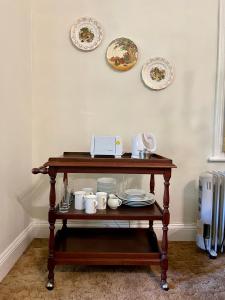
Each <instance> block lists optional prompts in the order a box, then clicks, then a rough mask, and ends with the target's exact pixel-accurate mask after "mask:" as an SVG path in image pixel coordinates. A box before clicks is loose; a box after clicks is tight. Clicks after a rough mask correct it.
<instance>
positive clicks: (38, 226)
mask: <svg viewBox="0 0 225 300" xmlns="http://www.w3.org/2000/svg"><path fill="white" fill-rule="evenodd" d="M68 225H69V226H71V227H142V228H144V227H148V221H130V222H129V221H95V220H94V221H69V222H68ZM55 226H56V229H58V228H60V227H61V226H62V222H60V221H57V222H56V225H55ZM154 230H155V232H156V234H157V237H158V239H159V240H161V239H162V223H161V222H155V223H154ZM33 233H34V237H35V238H47V237H48V236H49V224H48V222H47V221H40V220H34V221H33ZM168 236H169V240H170V241H194V240H195V237H196V224H182V223H175V224H170V225H169V231H168Z"/></svg>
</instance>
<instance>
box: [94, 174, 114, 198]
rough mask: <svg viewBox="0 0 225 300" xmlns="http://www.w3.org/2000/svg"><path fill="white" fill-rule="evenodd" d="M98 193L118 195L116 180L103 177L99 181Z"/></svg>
mask: <svg viewBox="0 0 225 300" xmlns="http://www.w3.org/2000/svg"><path fill="white" fill-rule="evenodd" d="M97 191H98V192H105V193H107V194H115V193H116V179H115V178H110V177H102V178H98V179H97Z"/></svg>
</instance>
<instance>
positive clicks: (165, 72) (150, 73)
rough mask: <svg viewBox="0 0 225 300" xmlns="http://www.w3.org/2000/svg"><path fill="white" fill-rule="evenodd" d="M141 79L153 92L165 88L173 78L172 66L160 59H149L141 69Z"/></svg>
mask: <svg viewBox="0 0 225 300" xmlns="http://www.w3.org/2000/svg"><path fill="white" fill-rule="evenodd" d="M141 74H142V79H143V81H144V83H145V84H146V85H147V86H148V87H150V88H151V89H153V90H161V89H164V88H166V87H167V86H168V85H169V84H171V82H172V81H173V78H174V68H173V66H172V65H171V64H170V63H169V62H168V61H167V60H166V59H164V58H162V57H154V58H150V59H149V60H148V61H147V62H146V63H145V64H144V66H143V67H142V72H141Z"/></svg>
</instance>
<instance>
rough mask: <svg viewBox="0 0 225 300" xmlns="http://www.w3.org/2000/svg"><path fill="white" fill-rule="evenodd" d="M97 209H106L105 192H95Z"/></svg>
mask: <svg viewBox="0 0 225 300" xmlns="http://www.w3.org/2000/svg"><path fill="white" fill-rule="evenodd" d="M96 197H97V202H98V205H97V209H106V203H107V193H105V192H97V193H96Z"/></svg>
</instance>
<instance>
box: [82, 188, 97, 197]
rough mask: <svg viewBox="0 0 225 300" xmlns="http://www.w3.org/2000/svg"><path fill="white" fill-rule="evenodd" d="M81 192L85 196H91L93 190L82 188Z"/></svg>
mask: <svg viewBox="0 0 225 300" xmlns="http://www.w3.org/2000/svg"><path fill="white" fill-rule="evenodd" d="M82 191H84V192H85V194H86V195H93V194H94V192H93V188H91V187H86V188H83V189H82Z"/></svg>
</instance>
